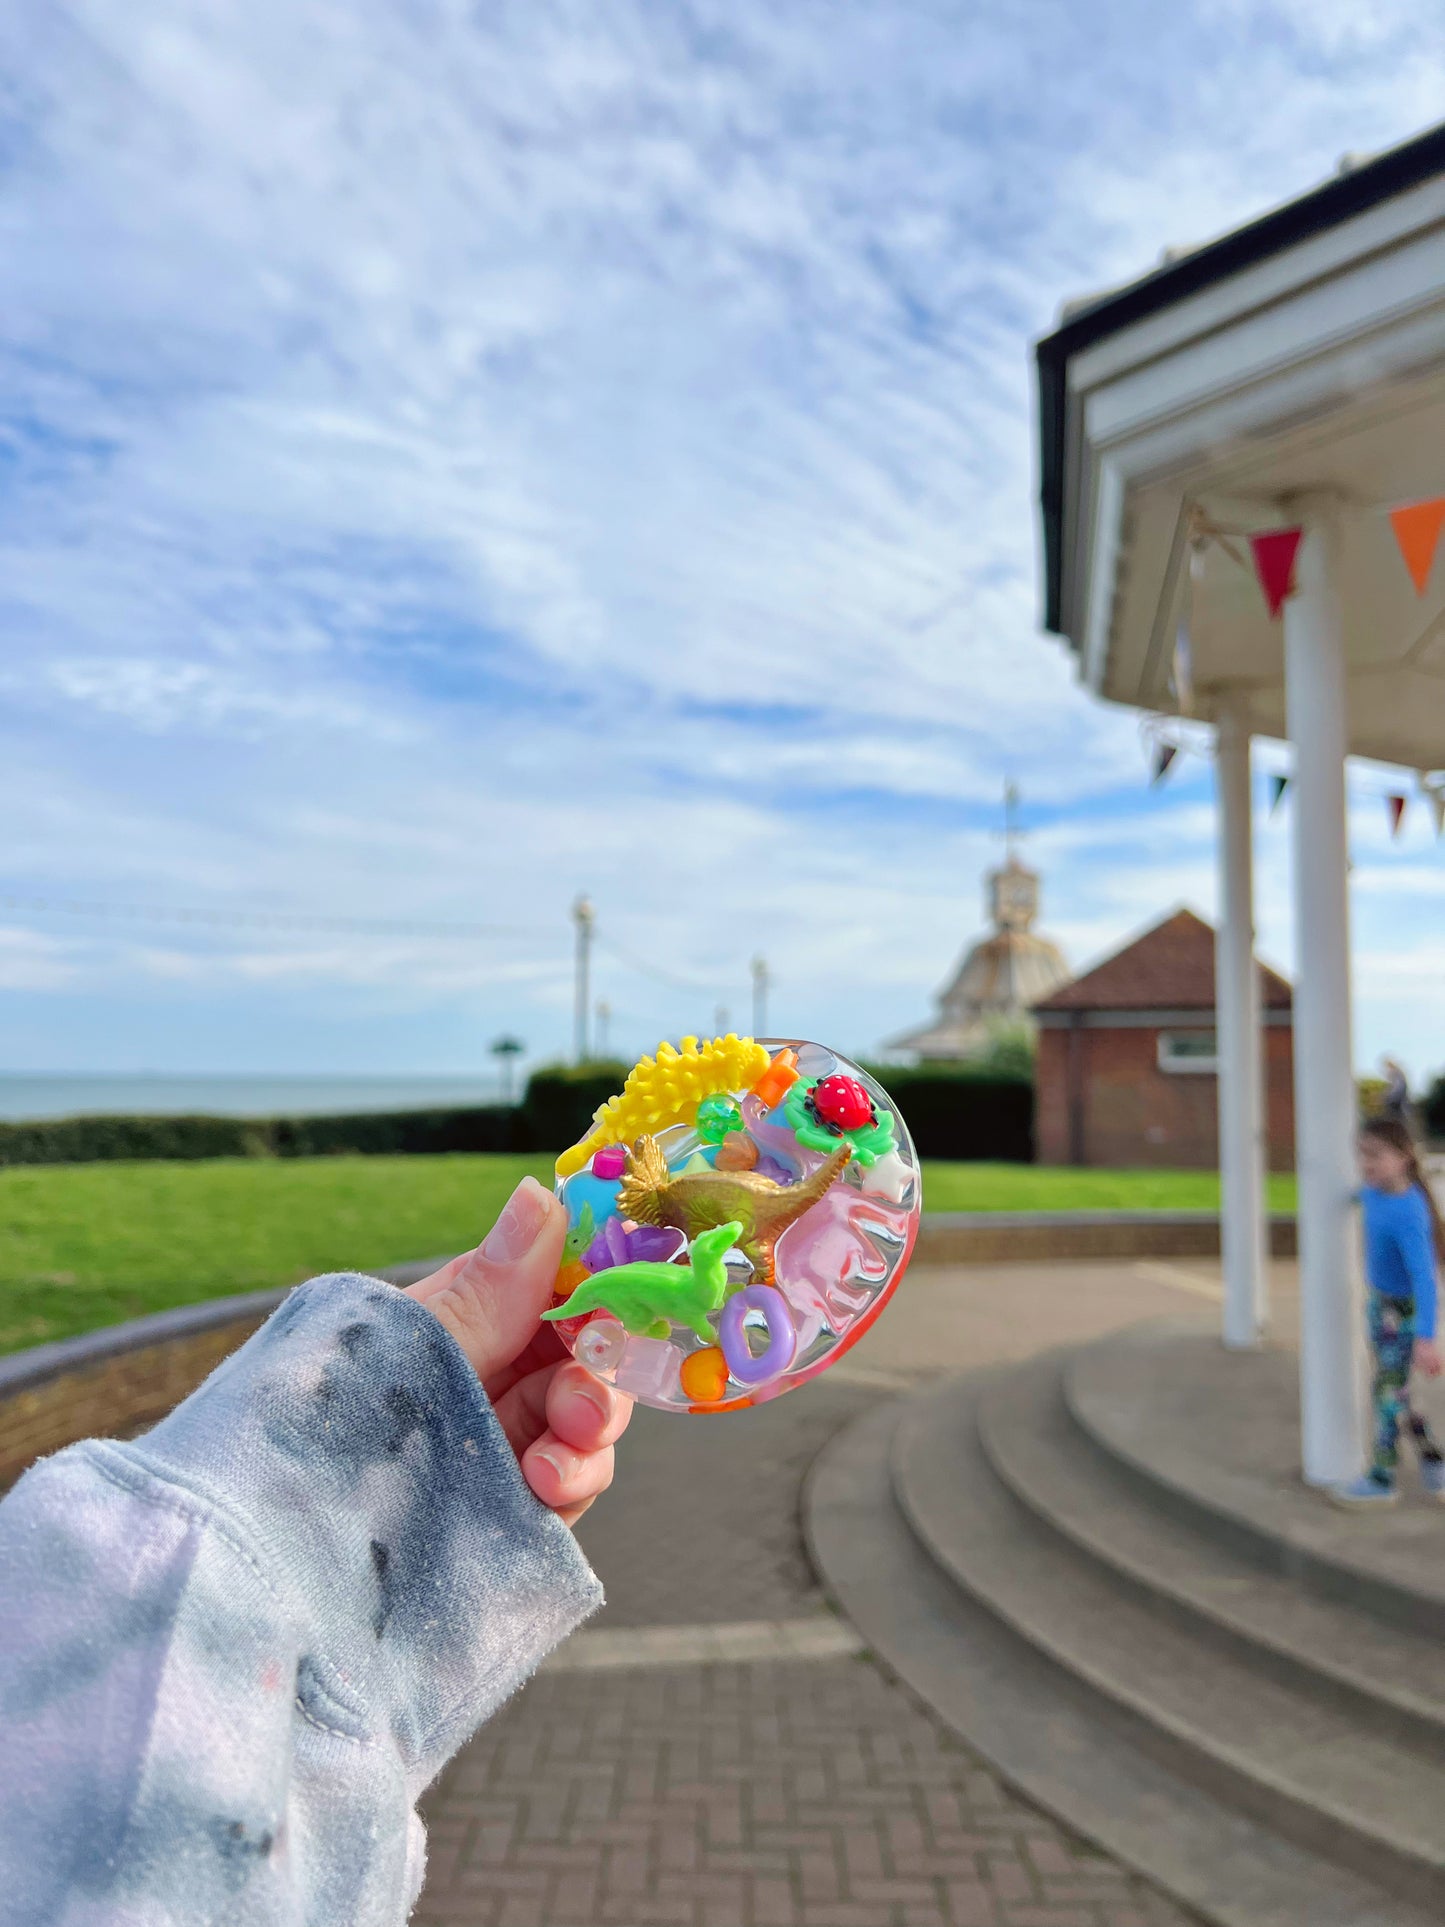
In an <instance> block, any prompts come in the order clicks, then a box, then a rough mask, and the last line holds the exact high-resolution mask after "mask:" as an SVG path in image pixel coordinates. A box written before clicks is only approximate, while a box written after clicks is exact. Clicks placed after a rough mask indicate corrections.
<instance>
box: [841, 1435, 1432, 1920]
mask: <svg viewBox="0 0 1445 1927" xmlns="http://www.w3.org/2000/svg"><path fill="white" fill-rule="evenodd" d="M902 1409H903V1407H902V1404H901V1402H895V1403H893V1404H890V1405H886V1406H874V1407H872V1408H870V1410H869V1411H867V1412H866V1413H865V1414H864V1415H863V1416H862V1417H861V1418H859V1419H856V1420H854V1422H853V1423H852V1424H851V1425H849V1426H847V1427H846V1428H845V1429H844V1430H843V1431H841V1432H839V1433H836V1434H835V1435H834V1437H833V1438H832V1440H830V1442H829V1443H828V1445H827V1446H825V1447H824V1449H823V1451H822V1452H821V1453H820V1454H819V1456H818V1458H817V1460H816V1461H815V1462H814V1465H813V1468H812V1470H811V1472H810V1473H809V1476H808V1479H807V1482H806V1485H805V1487H804V1493H803V1520H804V1529H805V1532H806V1536H807V1541H808V1549H809V1552H810V1554H811V1556H812V1559H813V1563H814V1566H815V1568H816V1570H817V1573H818V1577H819V1581H820V1583H821V1584H822V1586H823V1588H824V1590H825V1592H827V1594H828V1596H829V1597H830V1599H832V1601H833V1603H834V1604H835V1605H836V1606H838V1608H839V1609H840V1610H841V1611H842V1612H843V1613H844V1614H845V1615H846V1616H847V1617H848V1618H849V1619H850V1620H851V1621H852V1623H853V1624H854V1626H856V1627H857V1629H858V1631H859V1632H860V1633H861V1634H862V1636H863V1637H864V1639H865V1640H866V1641H867V1642H868V1644H869V1646H870V1648H871V1649H872V1650H873V1652H874V1653H875V1654H877V1656H878V1657H879V1659H880V1660H881V1661H882V1662H883V1663H884V1664H885V1665H886V1666H887V1667H888V1669H889V1670H890V1671H891V1672H892V1673H894V1674H895V1675H896V1676H897V1677H898V1678H899V1679H901V1680H902V1681H903V1682H904V1684H905V1685H906V1686H908V1687H910V1688H911V1689H912V1691H914V1692H915V1693H917V1694H918V1695H919V1697H920V1698H921V1699H923V1700H924V1701H925V1702H926V1703H927V1704H928V1705H929V1706H931V1707H932V1709H933V1711H934V1712H935V1713H936V1714H937V1715H938V1717H939V1718H941V1719H942V1720H943V1721H944V1722H945V1723H946V1724H947V1725H949V1726H950V1727H952V1728H953V1730H954V1731H955V1732H956V1733H958V1734H959V1735H960V1737H961V1738H962V1739H964V1740H965V1741H966V1742H967V1743H968V1744H969V1745H971V1746H972V1747H974V1748H975V1749H976V1750H977V1751H978V1752H979V1753H981V1754H982V1755H983V1757H984V1758H985V1759H986V1760H988V1762H989V1763H990V1765H991V1766H993V1767H994V1768H995V1770H996V1771H997V1772H999V1773H1000V1774H1001V1775H1002V1776H1003V1777H1004V1778H1005V1779H1006V1780H1007V1781H1008V1782H1009V1783H1010V1784H1011V1785H1013V1786H1015V1787H1016V1788H1017V1789H1018V1790H1019V1791H1020V1792H1021V1793H1022V1794H1024V1795H1025V1797H1026V1798H1028V1799H1030V1800H1032V1801H1033V1802H1034V1803H1035V1804H1036V1805H1037V1806H1039V1807H1042V1808H1043V1809H1044V1810H1045V1811H1046V1812H1049V1813H1051V1814H1053V1815H1054V1816H1055V1817H1056V1818H1057V1819H1058V1820H1060V1821H1061V1822H1063V1823H1064V1824H1065V1825H1066V1826H1068V1827H1070V1828H1071V1829H1072V1830H1073V1831H1074V1832H1076V1833H1078V1834H1081V1835H1083V1836H1084V1837H1085V1838H1087V1839H1090V1840H1092V1841H1094V1842H1095V1843H1096V1844H1097V1845H1098V1846H1100V1847H1101V1848H1103V1849H1104V1850H1105V1851H1106V1852H1108V1853H1110V1854H1113V1855H1114V1856H1115V1857H1116V1858H1118V1859H1120V1860H1122V1861H1124V1862H1125V1863H1126V1864H1127V1865H1129V1866H1132V1867H1134V1868H1136V1869H1137V1870H1138V1871H1139V1872H1140V1873H1141V1874H1143V1875H1144V1876H1145V1877H1146V1878H1148V1879H1150V1880H1152V1881H1153V1882H1154V1883H1155V1885H1156V1886H1158V1887H1160V1888H1161V1889H1163V1890H1164V1891H1165V1892H1166V1893H1168V1894H1170V1895H1171V1896H1172V1897H1173V1898H1174V1899H1176V1900H1177V1901H1179V1902H1180V1903H1181V1904H1183V1905H1184V1906H1186V1907H1189V1908H1191V1909H1193V1910H1194V1911H1195V1912H1196V1913H1198V1914H1200V1915H1201V1916H1202V1918H1203V1919H1205V1920H1206V1921H1208V1922H1210V1923H1211V1927H1300V1924H1301V1923H1302V1922H1308V1923H1309V1927H1429V1923H1430V1921H1431V1920H1432V1919H1433V1918H1434V1916H1433V1915H1430V1914H1426V1913H1423V1912H1419V1911H1417V1910H1416V1909H1414V1908H1412V1907H1410V1906H1408V1905H1403V1904H1402V1903H1401V1902H1399V1901H1398V1900H1395V1899H1394V1898H1392V1897H1388V1896H1384V1895H1382V1894H1381V1893H1380V1891H1379V1889H1378V1888H1376V1887H1374V1886H1372V1885H1370V1884H1369V1883H1368V1882H1365V1881H1363V1880H1360V1879H1358V1878H1357V1877H1356V1876H1355V1875H1354V1874H1352V1873H1349V1872H1342V1871H1341V1870H1340V1869H1339V1868H1338V1867H1336V1866H1334V1865H1331V1864H1330V1863H1328V1862H1326V1861H1323V1860H1320V1859H1319V1858H1317V1857H1316V1856H1315V1855H1313V1854H1310V1853H1306V1852H1304V1851H1303V1850H1302V1849H1300V1848H1299V1847H1296V1846H1294V1845H1293V1844H1291V1843H1290V1842H1289V1841H1287V1840H1282V1839H1280V1838H1279V1837H1278V1836H1277V1835H1275V1834H1273V1833H1271V1832H1270V1831H1269V1830H1268V1829H1267V1828H1265V1827H1262V1826H1260V1825H1258V1824H1256V1822H1254V1821H1253V1820H1251V1819H1250V1818H1249V1817H1248V1816H1247V1815H1244V1814H1241V1813H1239V1812H1237V1811H1236V1810H1235V1809H1233V1808H1232V1807H1229V1806H1226V1805H1223V1804H1222V1803H1221V1802H1219V1801H1217V1800H1214V1799H1212V1798H1211V1797H1210V1796H1209V1795H1208V1794H1206V1793H1203V1792H1201V1791H1200V1790H1199V1789H1198V1788H1197V1787H1195V1786H1193V1785H1191V1784H1189V1783H1188V1782H1187V1781H1185V1780H1184V1779H1182V1778H1181V1777H1180V1776H1179V1775H1177V1774H1175V1773H1173V1772H1171V1771H1170V1770H1169V1769H1168V1768H1167V1767H1164V1766H1160V1765H1159V1764H1157V1763H1156V1762H1155V1761H1154V1760H1152V1759H1150V1758H1148V1757H1147V1756H1146V1755H1145V1754H1143V1753H1142V1752H1141V1751H1140V1750H1139V1748H1138V1747H1136V1746H1134V1745H1133V1744H1132V1743H1131V1742H1130V1741H1129V1739H1128V1738H1127V1737H1124V1736H1122V1735H1121V1734H1120V1733H1119V1732H1118V1731H1117V1730H1115V1729H1114V1728H1113V1727H1111V1726H1110V1725H1107V1724H1105V1723H1104V1722H1102V1721H1101V1720H1100V1719H1099V1718H1098V1717H1097V1714H1096V1713H1095V1712H1094V1711H1093V1710H1091V1708H1090V1707H1089V1706H1088V1705H1087V1704H1085V1703H1084V1701H1083V1699H1082V1698H1081V1697H1080V1696H1079V1695H1078V1694H1077V1693H1076V1692H1075V1690H1074V1688H1073V1684H1072V1682H1071V1681H1070V1680H1069V1679H1068V1677H1067V1676H1066V1675H1065V1674H1062V1673H1060V1672H1059V1671H1058V1670H1057V1668H1056V1667H1055V1666H1054V1665H1053V1664H1052V1663H1050V1662H1049V1661H1048V1660H1046V1659H1045V1658H1044V1657H1043V1656H1042V1655H1041V1654H1039V1653H1038V1652H1037V1651H1036V1650H1034V1649H1032V1648H1031V1647H1029V1646H1028V1645H1027V1644H1026V1643H1025V1642H1024V1641H1022V1640H1020V1639H1019V1638H1018V1637H1017V1636H1016V1635H1015V1634H1014V1633H1013V1632H1011V1631H1010V1630H1009V1629H1008V1628H1007V1627H1006V1626H1005V1625H1003V1624H1001V1623H1000V1622H999V1621H998V1620H997V1619H996V1618H994V1616H993V1615H992V1614H991V1613H990V1612H988V1611H986V1610H984V1609H983V1608H982V1607H980V1606H979V1605H978V1604H976V1603H975V1602H974V1601H972V1600H971V1599H970V1598H969V1597H968V1596H967V1595H966V1594H965V1593H963V1592H961V1591H960V1590H959V1589H958V1588H957V1587H956V1586H954V1585H953V1584H952V1583H951V1582H950V1580H949V1579H948V1578H947V1577H946V1576H945V1574H944V1573H943V1572H942V1570H941V1569H940V1568H939V1567H938V1565H937V1564H936V1563H935V1562H934V1561H933V1560H932V1559H931V1558H930V1557H929V1555H928V1554H927V1553H926V1552H925V1551H924V1550H923V1548H922V1546H921V1545H920V1544H919V1543H918V1541H917V1540H916V1539H915V1538H914V1536H913V1534H912V1532H911V1531H910V1529H909V1527H908V1525H907V1523H906V1521H905V1520H904V1518H903V1515H902V1513H901V1512H900V1511H899V1509H898V1505H897V1502H896V1498H895V1495H894V1492H893V1487H892V1481H891V1474H890V1469H889V1454H890V1446H891V1443H892V1440H893V1435H894V1431H895V1428H896V1426H897V1423H898V1420H899V1417H900V1415H901V1412H902ZM960 1471H961V1473H962V1474H963V1475H964V1476H967V1475H968V1474H967V1469H966V1468H960Z"/></svg>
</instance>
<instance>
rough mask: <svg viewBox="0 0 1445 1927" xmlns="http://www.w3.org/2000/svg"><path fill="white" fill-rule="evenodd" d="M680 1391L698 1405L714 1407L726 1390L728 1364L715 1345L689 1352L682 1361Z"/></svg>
mask: <svg viewBox="0 0 1445 1927" xmlns="http://www.w3.org/2000/svg"><path fill="white" fill-rule="evenodd" d="M680 1376H681V1378H682V1389H683V1390H684V1392H686V1393H687V1395H688V1397H689V1398H690V1399H693V1400H695V1401H696V1403H697V1404H699V1405H715V1404H716V1403H717V1401H718V1400H719V1399H720V1398H721V1397H722V1396H723V1394H724V1393H725V1392H726V1391H727V1388H728V1362H727V1360H726V1359H725V1358H724V1357H723V1355H722V1352H721V1350H720V1349H719V1347H718V1346H716V1345H706V1346H704V1347H703V1349H702V1350H701V1351H700V1352H689V1353H688V1355H687V1357H686V1358H685V1359H684V1360H683V1361H682V1372H681V1374H680Z"/></svg>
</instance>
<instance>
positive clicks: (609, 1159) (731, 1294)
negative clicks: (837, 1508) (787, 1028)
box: [543, 1036, 921, 1412]
mask: <svg viewBox="0 0 1445 1927" xmlns="http://www.w3.org/2000/svg"><path fill="white" fill-rule="evenodd" d="M557 1194H558V1196H559V1197H560V1198H561V1200H562V1202H563V1204H564V1205H565V1206H566V1208H567V1223H568V1229H567V1244H566V1249H565V1253H564V1261H563V1264H562V1268H561V1270H560V1271H559V1272H558V1274H557V1289H556V1294H555V1301H554V1303H553V1306H552V1309H551V1310H550V1311H548V1312H545V1313H544V1314H543V1316H544V1317H546V1318H548V1319H550V1320H551V1321H552V1322H553V1323H554V1324H555V1325H556V1326H557V1329H558V1331H559V1332H560V1333H561V1335H562V1338H563V1339H564V1340H565V1342H566V1344H567V1346H568V1348H569V1349H570V1350H571V1352H572V1353H573V1355H574V1357H576V1358H578V1359H580V1360H581V1362H582V1363H583V1364H584V1365H586V1366H587V1367H588V1368H589V1370H591V1371H593V1372H595V1373H596V1374H597V1375H598V1377H599V1378H605V1379H607V1380H608V1381H609V1383H611V1384H613V1385H616V1386H617V1387H618V1389H619V1390H620V1391H624V1392H628V1393H630V1394H631V1395H632V1397H634V1398H637V1399H641V1400H642V1402H643V1403H644V1404H647V1405H656V1406H660V1407H661V1408H662V1409H663V1410H664V1411H676V1412H728V1411H736V1410H737V1409H738V1408H739V1407H741V1406H745V1405H756V1404H759V1403H761V1402H762V1401H763V1400H764V1399H769V1398H776V1397H777V1396H778V1394H779V1393H781V1392H786V1391H789V1390H790V1389H791V1388H792V1387H793V1386H794V1385H801V1384H802V1383H803V1381H804V1380H805V1379H809V1378H814V1377H816V1376H817V1374H818V1373H819V1372H821V1371H823V1370H825V1369H826V1368H827V1366H829V1365H830V1364H831V1363H832V1362H833V1360H834V1359H835V1358H838V1357H839V1356H841V1354H842V1353H843V1352H845V1351H846V1350H847V1349H848V1347H849V1346H850V1345H851V1344H853V1342H854V1341H855V1340H856V1339H857V1338H859V1337H860V1336H861V1335H862V1333H863V1332H864V1331H865V1330H866V1329H867V1328H868V1326H869V1325H870V1324H872V1322H873V1320H874V1319H875V1318H876V1317H877V1316H878V1313H879V1312H880V1311H881V1310H882V1309H883V1306H884V1305H885V1304H886V1303H887V1301H888V1298H889V1296H890V1295H891V1293H892V1291H893V1289H894V1287H895V1286H896V1285H897V1283H898V1280H899V1279H900V1278H901V1277H902V1275H903V1268H904V1266H905V1265H906V1264H907V1263H908V1258H909V1254H910V1252H911V1251H912V1249H913V1240H914V1238H915V1236H916V1234H917V1231H918V1213H919V1207H920V1201H921V1192H920V1184H919V1175H918V1160H917V1158H916V1156H915V1155H914V1150H913V1145H912V1143H911V1142H910V1140H909V1136H908V1132H907V1130H906V1128H905V1126H904V1123H903V1120H902V1118H901V1117H900V1116H899V1115H898V1112H897V1109H896V1108H895V1107H894V1105H893V1104H892V1102H891V1101H890V1099H889V1098H888V1097H887V1095H886V1093H885V1092H884V1091H883V1090H882V1089H881V1088H880V1086H879V1085H878V1084H877V1083H875V1082H874V1080H873V1079H872V1078H871V1077H869V1076H868V1075H867V1073H866V1072H865V1071H862V1070H860V1069H859V1067H858V1066H857V1065H856V1064H850V1063H849V1062H848V1060H847V1058H845V1057H840V1056H838V1054H837V1053H836V1052H835V1051H830V1050H825V1049H824V1048H823V1046H822V1045H821V1044H810V1043H806V1042H804V1041H802V1040H800V1039H790V1040H780V1039H769V1040H759V1039H755V1038H751V1037H732V1036H729V1037H714V1038H712V1039H710V1040H708V1041H706V1042H704V1043H701V1044H700V1043H699V1042H698V1040H697V1039H696V1038H695V1037H685V1038H684V1039H683V1041H682V1047H681V1049H680V1050H679V1049H674V1048H673V1047H672V1045H670V1044H662V1045H659V1047H658V1050H657V1055H656V1056H655V1057H644V1058H643V1059H642V1060H641V1061H640V1062H639V1063H638V1064H637V1065H636V1066H635V1067H634V1068H633V1070H632V1071H631V1073H630V1074H629V1076H628V1078H627V1082H626V1083H625V1084H624V1086H623V1088H622V1090H621V1091H620V1092H619V1093H618V1095H617V1096H616V1097H613V1098H609V1099H608V1101H607V1102H606V1103H605V1104H604V1105H603V1106H602V1107H601V1109H600V1110H599V1111H598V1112H597V1114H596V1116H595V1118H594V1119H593V1122H592V1129H591V1130H590V1131H589V1132H588V1133H587V1135H586V1137H584V1138H583V1139H582V1140H581V1142H580V1143H578V1144H574V1145H573V1146H572V1148H571V1150H569V1151H564V1152H563V1154H562V1156H561V1157H560V1158H558V1160H557Z"/></svg>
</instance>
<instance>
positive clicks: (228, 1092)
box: [0, 1071, 502, 1120]
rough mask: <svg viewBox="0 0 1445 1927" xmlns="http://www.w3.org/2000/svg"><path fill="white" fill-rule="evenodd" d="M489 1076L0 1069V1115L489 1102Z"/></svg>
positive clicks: (312, 1113)
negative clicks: (229, 1074)
mask: <svg viewBox="0 0 1445 1927" xmlns="http://www.w3.org/2000/svg"><path fill="white" fill-rule="evenodd" d="M501 1097H502V1087H501V1083H500V1081H499V1080H498V1079H497V1078H495V1077H485V1076H482V1077H263V1076H235V1077H223V1076H215V1077H207V1076H199V1075H198V1076H189V1077H164V1076H159V1075H147V1074H146V1073H144V1072H142V1073H138V1074H135V1075H132V1076H121V1075H100V1074H96V1075H93V1076H88V1075H82V1074H70V1073H65V1074H55V1075H49V1076H46V1075H42V1074H40V1073H32V1072H26V1071H8V1072H4V1071H0V1118H7V1119H12V1120H17V1119H30V1118H41V1117H95V1116H107V1115H126V1116H136V1115H140V1116H146V1117H176V1116H195V1115H201V1116H209V1117H326V1116H332V1115H335V1114H336V1113H338V1112H342V1111H426V1110H432V1109H436V1108H442V1107H446V1106H452V1105H456V1106H465V1105H472V1104H496V1103H498V1102H499V1101H500V1100H501Z"/></svg>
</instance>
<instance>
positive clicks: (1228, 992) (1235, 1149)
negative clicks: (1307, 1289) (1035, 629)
mask: <svg viewBox="0 0 1445 1927" xmlns="http://www.w3.org/2000/svg"><path fill="white" fill-rule="evenodd" d="M1249 739H1250V728H1249V710H1248V704H1247V701H1246V700H1245V699H1244V698H1243V697H1242V696H1241V695H1240V694H1239V693H1238V692H1236V691H1226V692H1225V693H1224V696H1223V698H1222V700H1221V702H1220V705H1219V708H1218V711H1217V728H1216V739H1215V750H1216V753H1215V776H1216V782H1217V785H1218V792H1219V913H1220V914H1219V935H1218V937H1217V938H1216V940H1215V946H1214V984H1215V990H1214V1004H1215V1025H1216V1034H1217V1040H1218V1047H1219V1076H1218V1092H1219V1176H1220V1189H1221V1194H1222V1195H1221V1199H1220V1248H1221V1252H1222V1255H1223V1259H1224V1342H1225V1344H1226V1345H1227V1346H1228V1347H1230V1349H1231V1350H1235V1351H1243V1350H1247V1349H1248V1348H1249V1347H1250V1346H1253V1345H1257V1344H1258V1343H1259V1340H1260V1336H1261V1334H1262V1333H1263V1331H1264V1329H1265V1326H1266V1325H1267V1324H1268V1323H1269V1280H1268V1272H1267V1270H1266V1259H1267V1244H1266V1225H1265V1211H1264V1085H1263V1074H1262V1067H1261V1062H1260V1031H1259V972H1258V969H1257V968H1256V965H1255V960H1254V851H1253V847H1252V841H1253V839H1252V831H1253V824H1252V819H1251V813H1250V781H1249V747H1250V741H1249Z"/></svg>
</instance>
